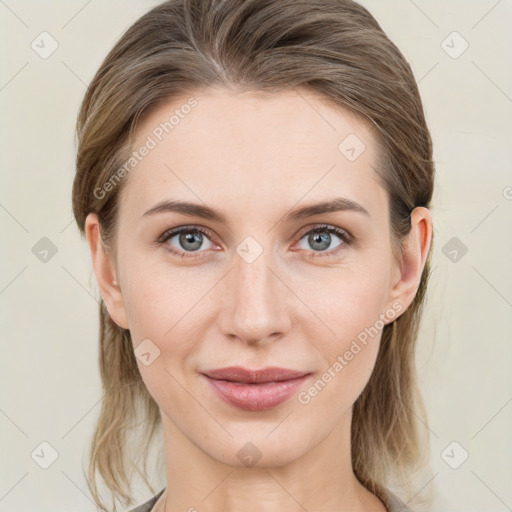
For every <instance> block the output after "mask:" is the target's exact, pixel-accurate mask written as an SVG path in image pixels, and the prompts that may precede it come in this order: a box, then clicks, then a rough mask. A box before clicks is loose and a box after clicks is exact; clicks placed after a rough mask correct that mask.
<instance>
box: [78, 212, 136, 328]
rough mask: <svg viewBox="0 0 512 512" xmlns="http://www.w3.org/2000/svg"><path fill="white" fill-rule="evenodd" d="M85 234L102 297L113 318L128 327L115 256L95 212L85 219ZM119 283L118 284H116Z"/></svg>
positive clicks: (120, 324)
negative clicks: (102, 234)
mask: <svg viewBox="0 0 512 512" xmlns="http://www.w3.org/2000/svg"><path fill="white" fill-rule="evenodd" d="M85 236H86V238H87V243H88V244H89V249H90V251H91V258H92V265H93V268H94V273H95V275H96V281H97V282H98V286H99V288H100V293H101V297H102V299H103V302H104V303H105V306H106V307H107V310H108V312H109V314H110V316H111V318H112V320H113V321H114V322H115V323H116V324H117V325H119V327H122V328H123V329H128V328H129V326H128V318H127V315H126V310H125V307H124V301H123V295H122V293H121V288H120V285H119V284H118V283H117V281H118V279H117V272H116V268H115V262H114V258H113V255H112V253H111V252H109V251H108V250H107V248H106V247H105V245H104V244H103V240H102V238H101V225H100V223H99V219H98V216H97V215H96V214H95V213H89V215H87V218H86V219H85ZM116 283H117V284H116Z"/></svg>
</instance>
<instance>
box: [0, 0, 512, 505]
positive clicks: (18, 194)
mask: <svg viewBox="0 0 512 512" xmlns="http://www.w3.org/2000/svg"><path fill="white" fill-rule="evenodd" d="M156 3H157V2H155V1H149V0H138V1H133V0H131V1H124V2H121V1H117V0H116V1H113V0H109V1H102V2H100V1H99V0H92V1H89V2H88V1H86V0H83V1H66V2H64V1H53V2H50V1H35V0H33V1H28V0H20V1H17V2H15V1H14V0H5V1H3V0H1V1H0V33H1V34H2V35H1V42H2V44H1V46H0V52H1V63H2V65H1V75H0V106H1V112H2V116H1V121H0V122H1V125H2V126H1V133H2V137H1V151H0V159H1V188H0V229H1V240H2V243H1V249H0V250H1V258H2V260H1V262H2V263H1V266H0V312H1V324H0V329H1V340H2V341H1V344H2V345H1V346H2V357H1V359H0V372H1V375H2V386H1V391H0V432H1V433H0V439H1V452H0V453H1V455H0V460H1V478H0V512H3V511H6V512H7V511H9V512H18V511H20V512H21V511H27V512H28V511H34V510H37V511H41V512H45V511H52V512H58V511H69V510H74V511H92V510H95V507H94V505H93V503H92V501H91V499H90V497H89V492H88V490H87V487H86V483H85V479H84V477H83V474H82V465H83V466H84V467H85V454H84V453H85V450H86V448H87V447H88V443H89V437H90V435H91V433H92V428H93V425H94V421H95V419H96V416H97V414H98V412H99V401H100V398H101V386H100V381H99V374H98V369H97V357H98V354H97V303H96V298H97V297H98V296H99V294H98V290H97V286H96V284H95V281H94V277H93V274H92V271H91V265H90V259H89V253H88V249H87V246H86V243H85V241H84V240H81V239H80V237H79V234H78V230H77V228H76V226H75V224H74V221H73V220H72V214H71V184H72V179H73V173H74V169H73V162H74V154H75V145H74V132H73V130H74V122H75V118H76V113H77V109H78V105H79V102H80V100H81V98H82V96H83V94H84V92H85V88H86V84H88V82H89V81H90V80H91V78H92V76H93V74H94V72H95V71H96V69H97V68H98V66H99V65H100V62H101V60H102V59H103V57H104V56H105V55H106V53H107V51H108V50H109V49H110V48H111V46H112V45H113V44H114V42H115V41H116V40H117V38H118V37H119V36H120V35H121V33H122V32H123V31H124V30H125V29H126V28H127V27H128V25H129V24H131V23H132V22H133V21H134V20H135V19H136V18H137V17H139V16H140V15H141V14H142V13H144V12H145V11H146V10H147V9H148V8H149V7H151V6H152V5H155V4H156ZM361 3H362V4H363V5H365V6H366V7H367V8H368V9H369V10H370V11H371V12H372V13H373V14H374V15H375V17H376V18H377V20H378V21H379V22H380V24H381V26H382V27H383V28H384V30H385V31H386V32H387V33H388V35H389V36H390V38H391V39H392V40H393V41H394V42H395V43H396V44H397V45H398V47H399V48H400V49H401V50H402V51H403V53H404V54H405V56H406V58H407V59H408V60H409V61H410V63H411V66H412V68H413V71H414V73H415V75H416V77H417V80H418V81H419V86H420V90H421V94H422V97H423V101H424V105H425V110H426V115H427V121H428V123H429V126H430V128H431V132H432V136H433V139H434V148H435V154H434V156H435V161H436V164H437V177H436V179H437V183H436V187H437V189H436V193H435V200H434V208H433V216H434V222H435V229H436V233H435V251H434V257H433V260H434V269H435V270H434V272H433V276H432V280H431V287H430V292H429V299H428V303H427V308H426V311H425V317H424V322H423V325H422V330H421V335H420V342H419V353H418V365H419V370H420V376H421V386H422V389H423V391H424V395H425V400H426V404H427V408H428V414H429V420H430V422H429V428H430V435H431V440H432V472H431V474H430V475H427V476H422V477H421V478H422V479H423V480H421V479H420V480H421V485H424V486H430V488H432V489H433V490H434V491H435V492H436V493H437V496H438V498H437V500H436V502H435V503H434V505H433V507H432V508H431V510H432V511H443V512H448V511H453V512H459V511H460V512H462V511H463V512H476V511H485V512H501V511H506V510H512V487H511V486H510V482H512V462H511V460H512V436H511V432H512V372H511V371H510V366H511V363H512V272H511V270H510V262H511V261H512V241H511V233H512V122H511V119H512V69H511V64H510V63H511V60H510V49H511V48H512V35H511V30H510V25H511V21H512V2H511V1H510V0H501V1H497V0H489V1H488V0H480V1H468V0H450V1H441V0H435V1H434V0H431V1H421V0H416V1H415V2H413V1H412V0H392V1H391V0H389V1H383V0H364V1H362V2H361ZM43 31H47V32H48V33H49V34H51V37H52V38H53V39H54V40H56V41H57V43H58V48H57V49H56V51H55V52H54V53H53V54H52V55H50V56H49V57H48V58H46V59H43V58H41V57H40V56H39V55H38V53H36V51H34V50H33V49H32V48H31V43H32V41H34V40H36V43H37V41H40V37H48V36H39V34H41V32H43ZM454 31H456V32H457V33H458V34H459V35H457V34H455V35H453V34H452V33H453V32H454ZM38 37H39V39H38ZM443 41H445V42H444V43H443ZM465 41H467V44H469V46H468V48H467V49H466V50H465V51H464V52H463V53H462V54H460V55H458V54H459V53H460V52H461V51H462V50H463V49H464V47H465ZM50 42H51V41H50V39H46V44H45V48H46V49H49V48H51V46H50ZM40 51H41V50H40ZM455 57H456V58H455ZM43 237H47V238H48V239H50V240H51V242H52V244H53V245H54V246H55V248H56V250H57V252H56V253H55V254H54V255H52V253H51V252H49V253H48V255H47V256H46V257H47V261H46V262H44V261H40V259H39V258H38V257H36V254H37V253H38V250H39V251H40V250H41V248H40V246H38V245H36V244H37V243H39V244H44V243H46V244H48V242H47V241H46V242H40V240H41V238H43ZM454 238H455V239H454ZM452 239H454V240H452ZM462 244H463V245H462ZM34 246H36V249H34V252H35V253H36V254H34V252H33V248H34ZM463 247H466V248H467V253H465V254H463ZM38 248H39V249H38ZM454 251H455V252H454ZM39 257H43V254H41V253H39ZM455 257H456V258H457V259H456V260H455V261H454V258H455ZM454 441H455V442H456V443H457V444H454V445H453V444H451V443H453V442H454ZM42 442H47V443H49V444H50V445H51V447H53V449H54V450H56V452H57V453H58V457H57V459H56V460H55V461H54V462H53V464H51V465H50V466H49V467H48V468H47V469H43V468H42V467H40V464H44V463H45V462H46V463H49V462H51V453H52V451H51V450H52V448H50V447H48V446H47V445H43V446H40V444H41V443H42ZM447 447H448V448H447ZM41 450H42V451H41ZM466 452H467V453H468V454H469V457H468V459H467V460H466V461H464V462H463V463H462V464H461V465H460V466H459V467H458V468H457V469H454V468H453V467H451V466H457V465H458V464H460V463H461V461H462V460H463V457H464V456H465V453H466ZM42 453H44V456H42ZM36 461H37V462H36ZM163 478H164V475H160V476H158V477H157V478H156V479H155V487H156V488H160V487H159V485H161V486H162V487H163V485H164V479H163ZM137 496H138V497H139V498H140V500H141V501H142V500H144V499H147V498H149V495H148V491H146V489H145V488H144V487H142V486H141V487H140V490H139V494H138V495H137Z"/></svg>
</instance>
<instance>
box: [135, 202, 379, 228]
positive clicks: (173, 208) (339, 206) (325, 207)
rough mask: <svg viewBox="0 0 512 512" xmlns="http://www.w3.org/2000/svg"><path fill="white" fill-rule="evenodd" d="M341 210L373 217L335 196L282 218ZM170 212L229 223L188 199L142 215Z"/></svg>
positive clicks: (289, 219) (295, 218)
mask: <svg viewBox="0 0 512 512" xmlns="http://www.w3.org/2000/svg"><path fill="white" fill-rule="evenodd" d="M339 211H352V212H357V213H362V214H364V215H367V216H368V217H371V216H370V213H369V212H368V210H367V209H366V208H364V206H362V205H360V204H359V203H356V202H355V201H352V200H351V199H346V198H344V197H335V198H334V199H330V200H328V201H323V202H320V203H316V204H312V205H309V206H304V207H302V208H298V209H295V210H293V211H291V212H290V213H288V214H286V215H285V216H284V218H283V219H282V220H283V221H284V222H291V221H294V220H300V219H304V218H307V217H312V216H313V215H320V214H322V213H332V212H339ZM169 212H175V213H181V214H182V215H190V216H194V217H200V218H202V219H207V220H212V221H216V222H219V223H223V224H227V221H226V218H225V217H224V215H222V214H221V213H220V212H218V211H216V210H214V209H212V208H210V207H209V206H204V205H200V204H196V203H190V202H187V201H168V200H164V201H160V202H159V203H157V204H156V205H155V206H153V207H152V208H150V209H149V210H148V211H147V212H145V213H144V214H143V215H142V217H146V216H150V215H156V214H159V213H169Z"/></svg>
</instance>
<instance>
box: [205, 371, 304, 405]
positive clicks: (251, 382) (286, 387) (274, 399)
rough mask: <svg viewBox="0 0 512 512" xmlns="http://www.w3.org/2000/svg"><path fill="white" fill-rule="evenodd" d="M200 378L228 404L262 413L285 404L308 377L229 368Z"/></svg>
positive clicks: (300, 374) (296, 372) (209, 372)
mask: <svg viewBox="0 0 512 512" xmlns="http://www.w3.org/2000/svg"><path fill="white" fill-rule="evenodd" d="M202 375H203V376H204V377H205V378H206V380H207V381H208V382H209V384H210V385H211V387H212V389H213V391H214V392H215V393H216V394H217V396H218V397H219V398H221V399H222V400H224V401H225V402H227V403H228V404H230V405H233V406H235V407H238V408H240V409H244V410H247V411H263V410H267V409H272V408H274V407H277V406H278V405H281V404H282V403H284V402H286V401H287V400H288V399H289V398H291V397H292V396H293V395H294V394H295V393H296V392H297V391H298V390H299V389H300V387H301V386H302V385H303V384H304V383H305V382H306V380H308V379H309V377H310V376H311V373H310V372H303V371H297V370H290V369H287V368H278V367H274V366H273V367H268V368H263V369H261V370H249V369H246V368H242V367H240V366H230V367H228V368H220V369H217V370H209V371H206V372H203V373H202Z"/></svg>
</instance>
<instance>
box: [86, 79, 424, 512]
mask: <svg viewBox="0 0 512 512" xmlns="http://www.w3.org/2000/svg"><path fill="white" fill-rule="evenodd" d="M190 96H191V95H186V96H183V97H182V98H174V99H173V101H172V102H168V103H166V104H164V105H161V106H159V107H158V108H157V109H156V110H155V111H154V112H152V113H151V114H150V115H149V117H146V118H145V119H144V120H143V123H142V124H141V125H140V126H139V129H138V132H137V140H136V142H135V144H134V148H138V147H140V146H141V145H142V144H143V143H144V141H145V140H146V138H147V136H148V135H150V134H151V133H152V130H154V129H155V127H156V126H158V125H159V123H161V122H163V121H164V120H166V119H169V116H170V115H171V114H172V112H173V111H174V110H175V109H176V108H179V107H180V105H183V104H184V103H185V102H186V100H187V99H188V98H189V97H190ZM194 97H195V98H196V99H197V101H198V105H197V106H196V107H195V108H194V109H192V111H191V112H190V113H189V114H188V115H187V116H186V117H185V118H184V119H182V120H180V123H179V125H177V126H176V127H175V128H174V130H173V131H172V132H171V133H170V134H169V135H167V136H166V137H165V138H164V139H163V140H162V141H161V142H160V143H159V144H158V145H157V146H156V147H155V148H154V149H152V150H151V151H150V152H149V154H148V155H147V156H146V157H145V158H144V159H143V160H142V161H141V162H140V163H138V165H137V166H136V167H135V168H134V169H133V170H132V171H131V173H130V174H129V176H128V177H127V178H125V180H127V181H126V182H124V183H123V189H122V194H121V202H120V209H119V223H118V226H117V231H116V243H115V246H114V247H113V248H112V250H111V251H110V252H109V251H107V250H106V249H105V247H104V246H103V244H102V243H101V242H100V238H99V225H98V219H97V216H96V215H95V214H89V216H88V217H87V220H86V236H87V241H88V244H89V247H90V250H91V256H92V261H93V266H94V271H95V274H96V278H97V280H98V284H99V288H100V291H101V295H102V298H103V300H104V301H105V304H106V306H107V308H108V311H109V313H110V315H111V316H112V318H113V320H114V321H115V322H116V323H117V324H118V325H120V326H122V327H123V328H126V329H130V332H131V335H132V339H133V344H134V348H136V347H137V346H138V345H139V344H140V343H141V342H142V341H143V340H146V339H149V340H151V343H153V344H154V346H157V347H158V349H159V350H160V355H159V356H158V357H157V358H156V359H155V360H154V361H153V362H152V363H151V364H150V365H149V366H146V365H144V364H142V363H141V361H140V360H138V365H139V369H140V372H141V375H142V378H143V380H144V383H145V385H146V386H147V389H148V391H149V393H150V394H151V395H152V397H153V398H154V399H155V401H156V402H157V404H158V406H159V408H160V412H161V417H162V423H163V432H164V446H165V460H166V471H167V475H166V476H167V490H166V492H165V493H164V495H163V496H162V498H161V499H160V500H159V501H158V503H157V505H156V507H155V510H157V511H162V510H164V504H165V501H167V503H166V509H165V510H167V512H171V511H173V512H174V511H178V510H180V511H185V510H194V509H192V508H191V507H195V509H197V510H199V511H201V512H202V511H238V510H246V511H261V510H265V511H266V512H273V511H277V510H279V511H281V510H287V511H291V512H295V511H299V510H300V511H303V510H304V509H307V510H308V511H320V510H322V511H326V510H333V511H334V510H336V511H340V512H342V511H351V512H359V511H361V512H362V511H363V510H364V511H367V512H368V511H370V512H383V511H385V507H384V505H383V504H382V502H381V501H380V500H379V499H377V498H376V497H375V496H374V495H373V494H371V493H370V492H369V491H367V490H366V489H365V488H364V487H363V486H362V485H361V484H360V483H359V481H358V480H357V478H356V477H355V476H354V473H353V471H352V463H351V456H350V425H351V419H352V406H353V404H354V402H355V400H356V399H357V397H358V396H359V395H360V393H361V392H362V391H363V389H364V387H365V385H366V383H367V382H368V379H369V378H370V375H371V373H372V371H373V368H374V364H375V360H376V357H377V352H378V348H379V343H380V338H381V332H379V334H378V335H377V336H374V337H373V338H372V339H371V340H370V341H369V342H368V343H367V345H365V346H364V348H363V349H362V350H361V351H360V352H359V353H358V354H357V355H355V356H354V357H353V359H352V360H351V361H350V362H348V364H347V365H346V366H345V367H344V368H343V370H342V371H341V372H338V373H336V376H335V377H334V378H333V379H332V380H331V382H329V383H328V384H327V385H326V386H325V388H324V389H323V390H322V391H321V392H319V393H318V394H317V395H316V396H314V397H313V398H312V399H311V401H310V402H309V403H308V404H301V403H299V401H298V400H297V397H296V396H294V397H292V398H291V399H289V400H288V401H286V402H285V403H284V404H282V405H280V406H278V407H275V408H273V409H269V410H266V411H260V412H251V411H244V410H241V409H238V408H236V407H234V406H231V405H229V404H227V403H225V402H224V401H222V400H221V399H220V398H218V397H217V395H215V394H214V393H213V391H212V390H211V388H210V386H209V383H208V382H206V381H205V379H204V377H202V376H201V375H200V373H199V372H200V371H204V370H208V369H214V368H221V367H225V366H231V365H240V366H245V367H247V368H251V369H257V368H262V367H265V366H281V367H285V368H291V369H296V370H304V371H309V372H312V377H311V380H310V381H309V382H308V383H306V384H305V385H304V386H303V387H302V388H301V391H304V390H308V389H309V388H310V387H311V385H312V383H314V382H316V381H317V380H318V378H319V377H320V376H321V375H322V374H323V373H324V372H326V371H328V368H329V367H332V365H333V363H334V362H335V361H336V360H337V358H338V356H340V355H343V354H344V353H345V352H346V350H348V349H349V348H350V346H351V343H352V342H353V340H355V339H356V337H357V335H358V334H359V333H360V332H361V331H364V329H365V328H367V327H370V326H373V325H375V323H376V320H378V319H379V315H381V314H385V315H386V322H388V321H391V320H389V319H388V315H387V314H386V312H387V311H389V310H390V309H393V304H395V307H396V304H399V305H400V307H401V312H402V313H403V311H405V309H406V308H407V307H408V306H409V304H410V303H411V301H412V300H413V298H414V295H415V294H416V291H417V289H418V286H419V283H420V277H421V273H422V270H423V267H424V265H425V261H426V258H427V255H428V250H429V247H430V243H431V236H432V221H431V216H430V213H429V211H428V210H427V209H426V208H422V207H418V208H416V209H415V210H414V211H413V214H412V228H411V232H410V235H409V236H408V238H407V239H406V241H405V242H404V257H403V261H402V263H400V262H398V261H397V260H396V259H395V258H394V257H393V252H392V240H391V232H390V224H389V206H388V196H387V193H386V191H385V190H384V189H383V188H382V186H381V185H380V183H379V181H378V178H377V174H376V172H375V171H374V169H373V168H372V166H374V165H375V162H376V155H377V153H376V152H377V146H376V142H375V139H374V137H373V135H372V133H370V132H369V131H368V129H367V128H366V126H365V125H363V124H362V123H361V122H360V121H359V120H358V119H357V118H355V117H354V116H353V115H351V113H350V112H348V111H347V110H345V109H343V108H341V107H339V106H335V105H333V104H331V103H328V102H326V101H324V100H322V99H321V98H319V97H318V96H315V95H313V94H311V93H310V92H307V91H301V92H300V94H299V92H298V91H297V90H290V91H286V92H280V93H277V94H273V95H270V94H268V93H262V92H239V91H235V90H225V89H207V90H205V91H203V92H201V93H197V94H194ZM349 134H356V135H357V137H358V138H359V139H360V140H362V141H363V142H364V144H365V146H366V149H365V150H364V151H363V152H362V154H361V155H360V156H359V157H358V158H357V159H356V160H354V161H349V160H348V159H347V158H346V157H345V156H344V155H343V154H342V153H341V152H340V151H339V150H338V145H339V144H340V142H341V141H343V140H344V139H345V137H346V136H347V135H349ZM335 196H338V197H344V198H348V199H350V200H352V201H355V202H357V203H359V204H360V205H362V206H363V207H364V208H365V209H366V210H367V211H368V213H369V215H365V214H363V213H360V212H356V211H338V212H329V213H322V214H317V215H315V216H313V217H309V218H304V219H299V220H294V221H284V220H283V218H284V216H285V214H287V213H289V212H290V211H291V210H293V209H296V208H299V207H302V206H305V205H310V204H315V203H317V202H321V201H323V200H327V199H331V198H333V197H335ZM165 199H173V200H184V201H191V202H194V203H196V204H200V205H207V206H209V207H211V208H213V209H215V210H217V211H219V212H220V213H222V214H223V215H224V216H225V218H226V220H227V223H221V222H217V221H213V220H207V219H202V218H199V217H195V216H192V217H191V216H187V215H184V214H180V213H175V212H164V213H159V214H155V215H147V216H143V214H144V213H145V212H146V211H147V210H149V209H151V208H152V207H153V206H155V205H156V204H157V203H159V202H160V201H162V200H165ZM319 224H328V225H329V226H337V227H339V228H342V229H345V230H347V231H348V232H349V233H351V234H352V235H353V237H354V239H355V243H353V244H350V245H349V244H346V243H344V242H343V241H342V239H340V238H339V237H338V236H337V235H336V234H331V235H330V236H331V238H330V244H329V245H328V246H327V248H326V249H320V250H319V249H318V248H317V247H318V246H317V245H314V241H313V242H311V239H309V241H308V235H309V234H310V231H311V229H313V228H315V227H317V226H318V225H319ZM185 225H193V226H202V227H204V228H206V229H207V230H208V231H209V233H211V236H204V237H203V238H202V240H203V243H202V245H201V246H200V249H199V250H198V251H193V250H192V249H191V247H194V245H193V244H192V245H191V244H190V243H189V245H186V243H185V245H183V244H180V239H179V236H174V237H172V238H171V239H170V240H169V241H167V242H166V243H163V244H160V245H158V244H156V243H155V241H156V240H157V239H158V238H159V237H160V236H161V235H162V234H163V233H164V232H165V231H166V230H169V229H171V228H177V227H180V226H185ZM323 233H324V236H326V237H329V233H328V232H325V231H324V232H323ZM199 236H201V235H199ZM247 236H251V237H253V238H254V239H255V240H256V241H257V243H258V244H259V245H260V246H261V248H262V249H263V252H262V254H261V255H260V256H259V257H258V258H256V259H255V260H254V261H253V262H251V263H248V262H247V261H245V260H244V259H243V258H242V257H240V256H239V254H238V253H237V252H236V249H237V246H239V244H241V242H242V241H243V240H244V239H245V237H247ZM328 241H329V240H328ZM166 244H167V246H169V245H171V246H172V247H173V248H174V249H175V250H178V251H182V252H187V251H188V253H189V254H190V253H193V254H196V255H198V257H197V258H194V257H190V258H186V257H185V258H181V257H179V256H175V255H172V254H170V253H169V252H168V251H167V250H166V248H165V247H166ZM315 248H316V250H315ZM329 254H330V255H329ZM113 281H117V282H118V283H119V284H118V285H117V284H113ZM397 316H398V315H397ZM381 318H382V317H381ZM248 442H251V443H253V444H254V445H255V446H256V447H257V449H258V450H259V452H260V453H261V459H260V460H259V461H258V463H257V464H256V465H255V466H254V467H246V466H244V464H243V463H242V462H241V460H240V459H239V458H238V456H237V453H238V452H239V450H240V449H242V448H243V447H244V446H246V443H248Z"/></svg>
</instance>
